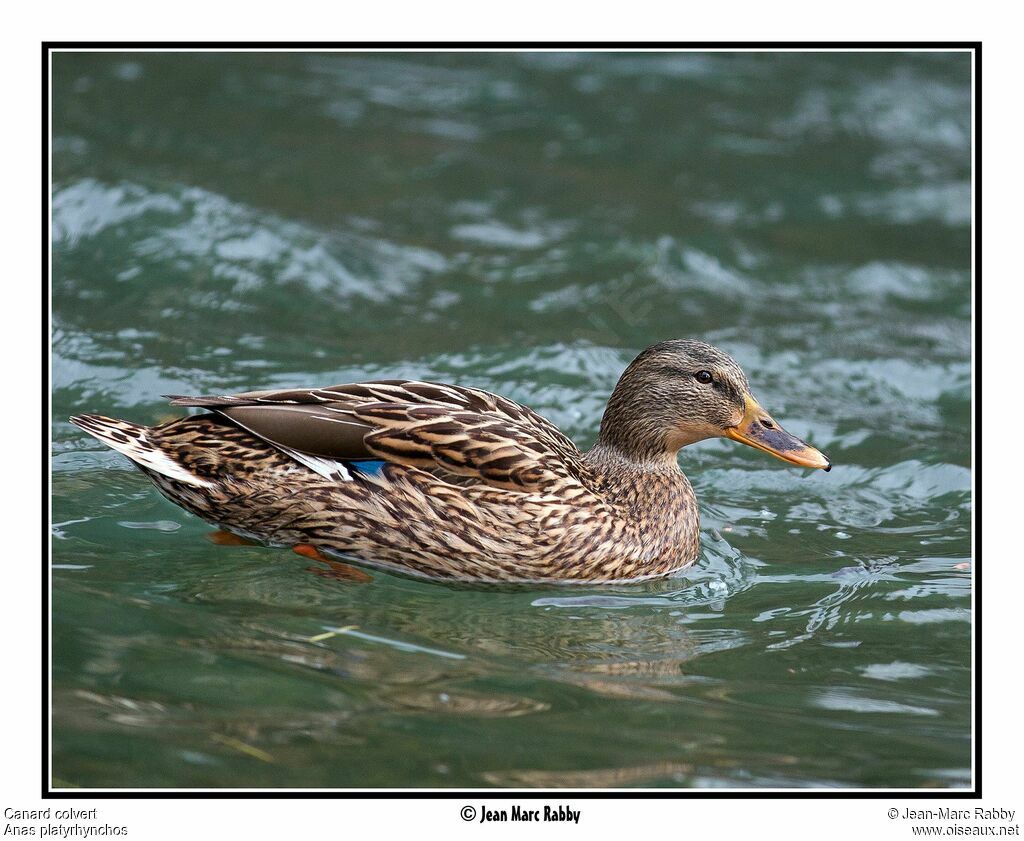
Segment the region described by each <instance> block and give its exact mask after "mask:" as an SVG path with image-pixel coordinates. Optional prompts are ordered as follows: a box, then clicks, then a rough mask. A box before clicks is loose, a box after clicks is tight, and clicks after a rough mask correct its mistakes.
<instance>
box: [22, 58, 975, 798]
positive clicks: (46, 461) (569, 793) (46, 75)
mask: <svg viewBox="0 0 1024 841" xmlns="http://www.w3.org/2000/svg"><path fill="white" fill-rule="evenodd" d="M41 46H42V74H41V75H42V79H41V82H42V88H41V100H42V107H41V110H42V143H41V147H42V161H41V169H42V179H41V180H42V214H41V215H42V219H41V245H42V284H41V286H42V331H41V332H42V358H43V372H44V377H45V380H44V382H43V395H42V398H43V399H42V414H43V417H42V442H43V446H42V513H43V516H42V546H43V552H42V555H43V564H42V586H41V595H42V605H41V624H42V628H41V633H40V640H41V643H42V648H41V657H40V660H41V678H42V738H41V756H40V759H41V764H40V784H41V797H42V799H44V800H51V799H57V800H60V799H83V798H93V799H99V798H102V799H111V800H118V799H122V800H149V799H162V800H168V799H175V800H180V799H205V800H209V799H216V800H238V799H248V798H255V799H260V800H283V799H325V798H329V799H359V800H363V799H366V800H376V799H382V798H383V799H388V798H393V799H403V800H404V799H446V800H451V799H460V800H466V799H468V798H469V797H475V798H477V799H478V800H501V799H506V798H511V797H513V796H514V797H516V798H529V799H547V800H551V799H554V798H556V797H568V798H571V799H574V800H575V799H579V800H594V799H598V800H606V799H608V800H617V799H652V798H653V799H659V800H664V799H673V800H678V799H686V798H692V797H696V798H701V799H713V800H719V799H739V800H748V799H749V800H810V799H821V798H826V799H830V800H831V799H837V800H838V799H843V800H883V799H884V800H892V799H893V798H894V797H898V798H900V799H915V800H925V799H927V800H934V799H957V800H961V799H972V800H978V799H981V796H982V793H981V792H982V787H981V778H982V761H981V747H982V739H981V735H982V727H981V724H982V716H981V710H982V703H981V690H982V680H981V653H982V646H981V631H982V623H981V591H982V588H981V565H980V564H979V563H978V561H979V559H980V557H981V113H982V111H981V66H982V61H981V47H982V42H981V41H43V42H42V45H41ZM64 49H78V50H89V49H96V50H99V49H125V50H138V49H157V50H166V51H183V52H185V51H195V50H217V49H231V50H239V49H258V50H269V49H282V50H339V49H359V50H366V49H376V50H395V51H402V50H411V49H418V50H439V49H473V50H486V49H500V50H528V49H565V50H578V49H623V50H626V49H636V50H651V49H665V50H696V49H716V50H722V49H743V50H749V49H765V50H772V51H777V50H784V49H792V50H795V51H818V50H820V51H831V50H858V49H863V50H893V51H896V50H923V49H933V50H970V51H971V52H972V54H973V58H974V89H973V105H974V149H973V152H974V154H973V161H972V164H973V175H974V179H973V181H974V185H973V201H974V206H973V210H974V217H973V233H974V294H975V300H974V308H973V315H974V330H975V332H974V338H975V346H974V388H975V393H974V412H973V425H974V426H973V431H974V436H975V451H974V461H973V463H972V468H973V470H974V504H973V506H972V509H973V510H972V515H973V526H974V556H973V558H972V565H973V572H974V585H975V614H974V616H973V629H974V652H973V653H974V722H973V724H974V738H973V747H974V788H973V789H968V790H946V789H927V790H923V791H918V790H916V789H912V790H902V789H879V790H878V792H877V793H876V792H874V791H844V790H842V789H837V790H832V789H825V790H822V789H815V790H810V791H802V790H801V791H773V790H771V789H768V790H765V791H754V792H751V791H732V790H728V789H725V790H721V789H712V790H707V789H693V788H679V789H668V790H665V791H633V790H630V789H615V790H611V791H602V790H597V791H595V790H588V789H557V790H555V792H556V793H554V794H552V793H551V792H549V791H548V790H540V791H538V790H535V789H514V788H502V789H446V790H441V791H433V790H424V789H415V788H409V789H387V790H380V791H377V790H370V791H359V790H349V789H326V790H322V791H321V790H316V789H313V790H306V789H283V790H271V791H267V790H262V789H260V790H252V791H239V790H235V789H225V790H224V791H219V790H214V791H209V790H205V789H201V790H196V791H163V790H161V789H152V790H150V789H147V790H145V791H118V790H117V789H113V790H108V789H101V788H96V789H56V790H51V788H50V782H51V780H50V758H51V744H50V738H49V736H50V731H49V725H50V671H49V651H50V601H51V593H50V586H49V585H50V578H49V573H50V569H49V567H50V562H51V559H50V551H49V550H50V519H51V518H50V492H49V480H50V418H51V414H52V410H51V406H50V373H51V359H50V346H51V345H50V343H51V336H50V228H49V225H50V214H49V202H50V172H49V164H50V102H49V94H50V55H51V53H52V51H54V50H64Z"/></svg>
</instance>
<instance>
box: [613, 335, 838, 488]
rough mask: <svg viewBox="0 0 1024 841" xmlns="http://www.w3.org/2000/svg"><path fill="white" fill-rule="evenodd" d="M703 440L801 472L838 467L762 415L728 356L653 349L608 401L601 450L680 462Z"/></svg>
mask: <svg viewBox="0 0 1024 841" xmlns="http://www.w3.org/2000/svg"><path fill="white" fill-rule="evenodd" d="M705 438H731V439H732V440H734V441H739V442H740V443H743V444H746V445H747V446H750V447H754V448H755V449H757V450H763V451H764V452H766V453H770V454H771V455H773V456H776V457H778V458H781V459H782V460H783V461H787V462H789V463H790V464H796V465H799V466H800V467H815V468H820V469H822V470H830V469H831V467H832V464H831V462H830V461H829V460H828V459H827V458H826V457H825V456H824V455H823V454H822V453H820V452H818V451H817V450H816V449H814V447H812V446H810V445H809V444H807V443H805V442H804V441H801V440H800V439H799V438H797V437H796V436H794V435H790V434H789V433H788V432H786V430H784V429H783V428H782V427H781V426H780V425H779V424H778V423H776V421H775V419H774V418H772V416H771V415H769V414H768V412H766V411H765V410H764V409H762V408H761V406H760V404H759V403H758V402H757V400H755V399H754V396H753V395H752V394H751V393H750V384H749V383H748V382H747V377H746V375H745V374H744V373H743V371H742V369H741V368H740V366H739V365H737V364H736V362H735V361H734V360H733V359H732V358H730V357H729V355H728V354H726V353H723V352H722V351H720V350H719V349H718V348H716V347H714V346H712V345H709V344H707V343H705V342H698V341H692V340H688V339H678V340H675V341H671V342H662V343H660V344H657V345H653V346H652V347H649V348H647V350H645V351H644V352H643V353H641V354H640V355H639V356H638V357H637V358H636V359H634V360H633V361H632V362H631V363H630V365H629V367H628V368H626V370H625V371H624V372H623V374H622V376H621V377H620V378H619V382H618V384H617V385H616V386H615V390H614V391H613V392H612V396H611V398H610V399H609V401H608V407H607V409H605V413H604V417H603V418H602V420H601V433H600V436H599V437H598V444H599V445H601V446H605V447H610V448H613V449H615V450H617V451H618V452H619V453H621V454H622V455H624V456H626V457H628V458H632V459H636V460H644V461H647V460H651V459H668V458H670V459H672V460H673V461H674V459H675V455H676V453H677V452H678V451H679V450H680V448H682V447H685V446H686V445H687V444H692V443H694V442H695V441H703V440H704V439H705Z"/></svg>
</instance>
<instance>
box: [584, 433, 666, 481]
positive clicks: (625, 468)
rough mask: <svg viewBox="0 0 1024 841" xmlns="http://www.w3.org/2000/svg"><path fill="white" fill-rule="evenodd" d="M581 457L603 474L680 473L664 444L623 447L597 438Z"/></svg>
mask: <svg viewBox="0 0 1024 841" xmlns="http://www.w3.org/2000/svg"><path fill="white" fill-rule="evenodd" d="M583 458H584V460H585V461H586V462H587V464H588V465H590V467H591V468H592V469H594V470H596V471H597V472H598V473H601V474H605V475H608V474H616V473H618V474H622V475H628V476H636V475H637V474H641V473H654V474H662V475H665V474H667V475H672V474H679V475H682V471H681V470H680V469H679V462H678V461H677V460H676V454H675V453H674V452H670V451H668V450H667V449H665V447H664V446H659V447H650V448H636V447H630V448H626V449H623V448H622V447H619V446H617V445H616V444H614V443H612V442H610V441H607V440H605V439H603V438H598V439H597V443H595V444H594V446H593V447H592V448H591V449H590V450H588V451H587V453H586V455H584V457H583Z"/></svg>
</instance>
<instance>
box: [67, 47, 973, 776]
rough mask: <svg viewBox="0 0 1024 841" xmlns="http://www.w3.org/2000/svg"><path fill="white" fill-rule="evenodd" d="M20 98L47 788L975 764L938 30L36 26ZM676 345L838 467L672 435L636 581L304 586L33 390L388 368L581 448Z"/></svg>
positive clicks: (963, 58) (959, 310) (158, 385)
mask: <svg viewBox="0 0 1024 841" xmlns="http://www.w3.org/2000/svg"><path fill="white" fill-rule="evenodd" d="M53 103H54V105H53V107H54V112H53V357H52V362H53V414H52V417H53V422H52V434H53V462H52V464H53V523H54V526H53V541H52V548H53V573H52V580H53V592H52V602H53V635H52V642H53V685H52V690H53V719H52V724H53V775H54V778H55V779H56V781H57V783H56V784H58V785H74V786H84V787H95V786H102V787H108V786H113V787H163V786H174V787H195V786H201V787H221V786H231V787H235V786H298V787H322V786H329V787H335V786H337V787H350V786H358V787H364V786H366V787H372V786H395V787H407V786H417V787H449V786H459V787H479V786H523V787H527V786H559V787H561V786H568V787H577V786H578V787H590V786H643V787H690V786H693V787H710V786H715V787H807V786H811V787H821V786H841V787H847V786H852V787H878V786H885V787H911V788H917V787H963V786H968V785H970V784H971V712H970V693H971V672H970V634H971V592H972V589H971V587H972V583H971V574H972V568H973V562H972V558H971V543H970V528H971V513H972V510H971V493H970V485H971V451H970V429H971V404H970V387H971V370H970V319H971V304H970V223H971V217H970V176H971V169H970V62H969V58H968V56H967V55H966V54H959V55H957V54H946V55H940V54H916V55H908V54H902V55H901V54H844V55H827V54H818V53H807V54H800V55H772V54H767V53H748V54H728V53H720V54H674V55H673V54H660V55H659V54H650V55H639V54H634V55H569V54H518V55H517V54H504V55H476V54H459V55H436V54H435V55H430V54H419V55H404V56H403V55H343V54H252V55H247V54H233V55H212V54H206V55H187V54H117V53H108V54H92V55H90V54H58V55H56V56H55V58H54V62H53ZM675 337H694V338H701V339H705V340H707V341H711V342H713V343H715V344H717V345H719V346H721V347H723V348H724V349H726V350H727V351H729V352H730V353H731V354H732V355H734V356H735V358H736V359H737V360H738V361H739V362H740V363H741V364H742V365H743V366H744V368H745V369H746V371H747V373H748V375H749V378H750V380H751V383H752V384H753V387H754V391H755V393H756V394H757V395H758V397H759V399H760V400H761V402H762V404H763V405H764V406H765V408H766V409H767V410H768V411H770V412H771V413H772V414H773V415H774V416H775V417H776V418H777V419H778V420H780V421H781V422H782V423H783V424H785V425H786V427H787V428H788V429H789V430H790V431H792V432H793V433H794V434H796V435H799V436H800V437H802V438H806V439H808V440H809V441H811V442H812V443H813V444H814V445H815V446H817V447H819V448H821V449H822V450H824V451H825V452H826V453H828V455H829V456H830V457H831V458H832V460H833V462H834V463H835V464H836V467H835V469H834V470H833V471H832V472H831V473H829V474H825V473H822V472H814V473H811V472H808V471H802V470H799V469H796V468H790V467H787V466H786V465H784V464H783V463H782V462H779V461H777V460H774V459H771V458H769V457H768V456H766V455H764V454H761V453H757V452H755V451H753V450H750V449H748V448H745V447H741V446H739V445H737V444H734V443H732V442H728V441H724V440H719V441H709V442H704V443H701V444H698V445H696V446H693V447H691V448H688V449H686V450H684V451H683V453H682V455H681V459H680V462H681V464H682V466H683V469H684V470H685V471H686V472H687V474H688V475H689V477H690V479H691V480H692V482H693V484H694V487H695V488H696V490H697V493H698V495H699V497H700V500H701V506H702V514H703V529H704V554H703V557H702V558H701V560H700V561H699V562H698V563H697V564H696V566H695V567H694V568H693V569H692V570H690V571H689V572H688V573H687V574H686V575H684V576H681V577H678V578H674V579H668V580H662V581H659V582H654V583H649V584H643V585H633V586H621V587H574V588H566V587H561V588H559V587H548V588H539V587H538V588H532V589H523V588H520V589H514V590H503V589H500V588H491V589H472V588H455V587H450V586H446V585H440V584H430V583H424V582H421V581H414V580H409V579H403V578H401V577H396V576H391V575H388V574H385V573H381V572H374V573H373V579H374V580H373V582H372V583H370V584H362V585H354V584H346V583H343V582H338V581H332V580H330V579H325V578H322V577H318V576H316V575H312V574H310V573H309V572H307V571H306V567H308V566H309V565H310V562H309V561H306V560H304V559H302V558H299V557H297V556H296V555H293V554H291V553H289V552H286V551H283V550H273V549H262V548H255V547H252V548H250V547H244V548H227V547H217V546H213V545H211V544H210V543H209V542H207V541H206V540H204V539H203V535H204V533H205V532H207V531H208V530H209V528H208V527H207V526H206V525H204V524H203V523H201V522H199V521H198V520H196V519H195V518H193V517H191V516H189V515H187V514H186V513H184V512H183V511H181V510H179V509H177V508H175V507H174V506H173V505H171V504H170V503H169V502H167V501H165V500H164V499H163V498H162V497H161V496H159V495H158V493H157V492H156V490H155V489H154V488H153V487H152V486H151V485H150V483H149V482H148V480H147V479H146V478H145V477H144V476H143V475H142V474H141V473H138V472H137V471H135V470H133V469H132V468H131V467H130V465H129V464H128V462H127V460H126V459H124V458H123V457H121V456H119V455H117V454H116V453H114V452H112V451H110V450H106V449H104V448H102V446H101V445H100V444H99V443H98V442H96V441H95V440H93V439H92V438H89V437H88V436H86V435H85V434H84V433H82V432H80V431H79V430H77V429H75V428H74V427H72V426H71V425H70V424H68V423H67V420H66V419H67V416H68V415H70V414H72V413H75V412H83V411H84V412H102V413H105V414H110V415H115V416H120V417H125V418H129V419H131V420H134V421H139V422H146V423H153V422H156V421H158V420H161V419H164V418H166V417H168V416H170V415H171V414H172V410H170V409H169V408H168V407H167V406H166V404H165V401H163V400H162V399H161V395H162V394H168V393H181V394H196V393H209V392H214V393H224V392H231V391H241V390H249V389H253V388H272V387H283V386H295V385H328V384H332V383H336V382H346V381H352V380H358V379H369V378H380V377H402V376H415V377H420V378H430V379H438V380H442V381H452V382H458V383H462V384H468V385H473V386H479V387H483V388H486V389H488V390H491V391H495V392H499V393H502V394H505V395H507V396H509V397H512V398H514V399H516V400H519V401H520V402H523V403H526V404H527V405H529V406H531V407H533V408H534V409H536V410H538V411H539V412H541V413H542V414H544V415H546V416H547V417H549V418H551V419H552V420H553V421H555V422H556V423H558V424H559V425H560V426H561V427H562V428H563V429H564V430H565V431H566V432H567V433H569V434H570V435H572V436H573V437H574V438H575V439H576V440H577V441H578V442H579V443H580V444H581V445H583V446H589V444H590V443H591V442H592V441H593V439H594V437H595V435H596V431H597V426H598V423H599V420H600V415H601V410H602V408H603V405H604V401H605V399H606V398H607V396H608V394H609V392H610V390H611V388H612V386H613V384H614V382H615V380H616V378H617V376H618V374H619V373H620V371H621V370H622V368H623V367H624V366H625V365H626V363H627V362H628V361H629V360H630V359H631V358H632V357H633V355H635V353H636V352H637V351H638V350H639V349H641V348H642V347H644V346H646V345H648V344H651V343H653V342H654V341H657V340H661V339H665V338H675ZM346 626H354V627H355V630H354V631H351V632H345V633H342V634H338V635H335V636H333V637H328V638H326V639H322V640H320V641H310V638H311V637H315V636H317V635H319V634H322V633H324V631H325V629H326V628H332V627H334V628H337V627H346Z"/></svg>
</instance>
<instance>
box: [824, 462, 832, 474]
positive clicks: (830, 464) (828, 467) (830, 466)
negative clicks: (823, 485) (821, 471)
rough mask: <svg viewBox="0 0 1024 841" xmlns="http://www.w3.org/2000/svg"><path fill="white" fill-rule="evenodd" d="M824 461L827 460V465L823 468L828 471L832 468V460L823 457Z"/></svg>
mask: <svg viewBox="0 0 1024 841" xmlns="http://www.w3.org/2000/svg"><path fill="white" fill-rule="evenodd" d="M825 461H828V466H827V467H826V468H825V472H826V473H828V472H829V471H830V470H831V469H832V462H831V461H829V460H828V459H825Z"/></svg>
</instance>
